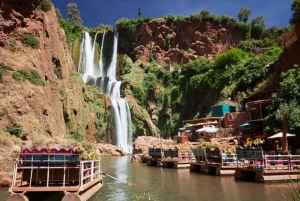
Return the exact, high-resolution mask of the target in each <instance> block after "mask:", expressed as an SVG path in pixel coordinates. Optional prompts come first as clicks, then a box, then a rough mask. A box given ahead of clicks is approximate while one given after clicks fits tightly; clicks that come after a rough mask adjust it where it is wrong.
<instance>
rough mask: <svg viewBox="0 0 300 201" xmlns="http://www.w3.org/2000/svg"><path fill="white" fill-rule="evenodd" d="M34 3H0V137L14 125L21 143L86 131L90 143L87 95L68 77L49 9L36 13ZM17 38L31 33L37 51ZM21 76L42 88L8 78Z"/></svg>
mask: <svg viewBox="0 0 300 201" xmlns="http://www.w3.org/2000/svg"><path fill="white" fill-rule="evenodd" d="M39 3H40V0H33V1H32V0H25V1H17V0H15V1H12V0H2V1H1V3H0V78H1V79H0V101H1V105H0V133H1V132H4V131H7V128H8V127H12V126H14V125H20V126H21V127H22V128H23V132H22V135H21V137H22V138H24V139H30V138H32V136H34V135H37V134H46V135H49V136H52V137H54V136H60V137H66V134H67V133H77V134H78V133H79V134H84V133H85V131H86V132H88V133H89V134H90V137H89V139H90V140H93V139H94V137H95V136H94V135H96V134H97V129H96V128H95V126H94V124H93V123H94V120H93V119H94V116H95V111H94V108H93V104H92V103H91V102H90V101H89V100H90V99H91V96H92V95H91V94H88V89H87V88H86V86H84V84H83V82H82V80H81V78H80V75H79V74H77V73H71V72H72V71H76V68H75V66H74V64H73V61H72V58H71V56H70V53H69V47H68V45H67V43H66V39H65V34H64V31H63V30H62V29H61V28H60V27H59V24H58V23H57V18H56V15H55V11H54V8H53V7H52V9H51V10H50V11H48V12H46V13H45V12H43V11H41V10H39V9H38V5H39ZM22 34H33V35H34V36H35V37H36V38H37V39H38V41H39V47H38V48H35V49H33V48H31V47H28V46H25V45H24V44H23V43H22ZM22 71H23V72H28V73H29V74H30V73H33V72H34V73H35V75H36V74H38V75H39V76H40V77H41V79H42V81H43V82H44V85H36V84H33V83H32V82H30V81H29V80H28V79H26V78H24V77H22V79H23V81H22V80H16V79H13V76H14V73H16V72H22ZM59 71H60V73H58V72H59ZM98 98H99V99H101V100H103V97H101V96H99V97H98ZM101 112H102V114H104V113H105V112H103V111H101Z"/></svg>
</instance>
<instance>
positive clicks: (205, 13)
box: [200, 10, 209, 16]
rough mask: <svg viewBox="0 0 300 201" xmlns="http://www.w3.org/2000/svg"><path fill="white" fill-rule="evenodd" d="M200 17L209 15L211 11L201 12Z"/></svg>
mask: <svg viewBox="0 0 300 201" xmlns="http://www.w3.org/2000/svg"><path fill="white" fill-rule="evenodd" d="M200 15H203V16H204V15H209V11H208V10H201V12H200Z"/></svg>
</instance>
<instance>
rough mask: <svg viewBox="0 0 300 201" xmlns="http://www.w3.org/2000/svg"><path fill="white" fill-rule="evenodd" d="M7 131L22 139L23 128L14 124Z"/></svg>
mask: <svg viewBox="0 0 300 201" xmlns="http://www.w3.org/2000/svg"><path fill="white" fill-rule="evenodd" d="M6 131H7V132H9V133H10V134H11V135H14V136H16V137H20V135H21V134H22V132H23V127H22V126H21V125H19V124H17V123H14V124H13V125H11V126H7V127H6Z"/></svg>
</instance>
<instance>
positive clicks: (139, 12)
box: [138, 8, 142, 18]
mask: <svg viewBox="0 0 300 201" xmlns="http://www.w3.org/2000/svg"><path fill="white" fill-rule="evenodd" d="M138 15H139V18H141V17H142V11H141V8H139V11H138Z"/></svg>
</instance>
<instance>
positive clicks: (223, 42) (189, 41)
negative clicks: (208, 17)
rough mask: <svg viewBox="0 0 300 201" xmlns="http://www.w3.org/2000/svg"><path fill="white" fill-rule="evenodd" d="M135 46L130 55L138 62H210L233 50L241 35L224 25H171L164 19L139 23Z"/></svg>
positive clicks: (205, 22)
mask: <svg viewBox="0 0 300 201" xmlns="http://www.w3.org/2000/svg"><path fill="white" fill-rule="evenodd" d="M132 37H134V41H135V43H136V44H138V45H137V47H136V48H135V49H134V50H133V55H134V56H135V57H139V58H140V60H141V61H142V62H149V61H151V59H154V60H156V61H157V62H158V63H167V64H169V63H170V62H176V63H178V64H184V63H187V62H190V61H193V60H195V59H198V58H206V59H210V60H211V59H213V58H214V57H215V56H216V55H217V54H219V53H223V52H225V51H226V50H228V49H230V48H233V47H236V46H237V44H238V43H239V42H240V41H241V40H244V39H245V33H242V32H241V31H240V30H238V29H237V28H235V27H233V26H230V25H228V24H226V23H221V24H214V23H210V22H208V21H203V22H174V26H172V28H171V27H170V26H168V25H167V22H166V20H165V19H155V20H151V21H150V22H148V23H144V24H142V25H141V26H140V27H138V28H137V30H136V32H135V33H134V34H133V36H132Z"/></svg>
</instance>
